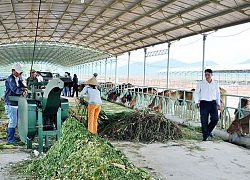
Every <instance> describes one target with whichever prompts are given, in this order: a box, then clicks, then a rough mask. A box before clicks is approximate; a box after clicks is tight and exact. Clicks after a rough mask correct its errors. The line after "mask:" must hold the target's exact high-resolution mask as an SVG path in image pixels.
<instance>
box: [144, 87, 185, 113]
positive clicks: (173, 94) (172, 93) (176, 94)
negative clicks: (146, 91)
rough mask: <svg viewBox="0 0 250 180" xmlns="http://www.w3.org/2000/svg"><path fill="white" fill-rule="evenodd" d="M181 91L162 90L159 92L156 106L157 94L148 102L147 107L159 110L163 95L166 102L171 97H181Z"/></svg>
mask: <svg viewBox="0 0 250 180" xmlns="http://www.w3.org/2000/svg"><path fill="white" fill-rule="evenodd" d="M181 95H182V93H181V91H171V90H168V89H167V90H164V91H163V92H159V93H158V96H159V103H158V105H157V106H155V105H156V98H157V96H156V97H155V98H154V99H153V101H152V102H151V104H149V106H148V107H149V108H150V109H151V110H154V111H160V110H161V109H162V97H165V99H166V102H167V101H168V100H171V99H175V98H176V99H179V98H180V97H181Z"/></svg>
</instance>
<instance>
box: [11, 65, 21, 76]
mask: <svg viewBox="0 0 250 180" xmlns="http://www.w3.org/2000/svg"><path fill="white" fill-rule="evenodd" d="M12 69H15V71H16V72H17V73H19V74H20V73H22V72H23V70H22V68H21V66H20V64H14V66H13V68H12Z"/></svg>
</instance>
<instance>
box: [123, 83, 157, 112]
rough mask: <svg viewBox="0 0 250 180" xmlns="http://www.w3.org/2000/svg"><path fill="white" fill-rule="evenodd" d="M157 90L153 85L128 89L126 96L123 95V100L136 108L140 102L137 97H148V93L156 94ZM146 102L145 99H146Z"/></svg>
mask: <svg viewBox="0 0 250 180" xmlns="http://www.w3.org/2000/svg"><path fill="white" fill-rule="evenodd" d="M156 92H157V91H156V90H155V89H154V88H152V87H145V88H133V89H130V90H129V91H128V94H126V95H125V96H124V97H122V101H123V102H124V101H126V102H127V105H128V106H129V107H131V108H135V106H136V104H137V103H138V99H137V98H146V97H147V94H148V95H150V94H151V95H152V96H154V95H155V94H156ZM133 94H134V95H135V96H134V97H133ZM144 102H145V101H144Z"/></svg>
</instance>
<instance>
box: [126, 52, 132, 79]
mask: <svg viewBox="0 0 250 180" xmlns="http://www.w3.org/2000/svg"><path fill="white" fill-rule="evenodd" d="M130 55H131V52H128V74H127V75H128V76H127V83H129V75H130V69H129V68H130Z"/></svg>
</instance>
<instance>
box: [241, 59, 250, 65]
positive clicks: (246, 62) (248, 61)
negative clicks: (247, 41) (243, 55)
mask: <svg viewBox="0 0 250 180" xmlns="http://www.w3.org/2000/svg"><path fill="white" fill-rule="evenodd" d="M240 64H250V59H248V60H246V61H243V62H241V63H240Z"/></svg>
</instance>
